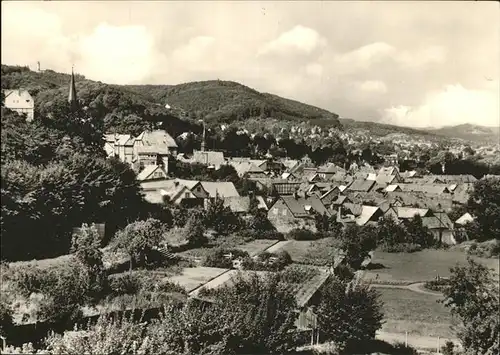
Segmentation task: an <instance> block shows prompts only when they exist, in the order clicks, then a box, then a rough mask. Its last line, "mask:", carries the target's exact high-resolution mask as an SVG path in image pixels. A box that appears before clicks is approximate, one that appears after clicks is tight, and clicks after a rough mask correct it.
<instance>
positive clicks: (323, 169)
mask: <svg viewBox="0 0 500 355" xmlns="http://www.w3.org/2000/svg"><path fill="white" fill-rule="evenodd" d="M336 172H345V169H344V168H341V167H340V166H338V165H335V164H334V163H327V164H325V165H323V166H320V167H319V168H318V173H320V174H335V173H336Z"/></svg>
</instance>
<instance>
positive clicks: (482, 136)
mask: <svg viewBox="0 0 500 355" xmlns="http://www.w3.org/2000/svg"><path fill="white" fill-rule="evenodd" d="M426 131H427V132H430V133H434V134H437V135H440V136H445V137H453V138H460V139H464V140H468V141H473V142H478V143H483V142H484V143H499V141H500V127H485V126H478V125H473V124H469V123H466V124H461V125H458V126H447V127H442V128H427V129H426Z"/></svg>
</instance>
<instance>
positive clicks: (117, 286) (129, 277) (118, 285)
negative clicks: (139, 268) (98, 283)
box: [108, 272, 141, 296]
mask: <svg viewBox="0 0 500 355" xmlns="http://www.w3.org/2000/svg"><path fill="white" fill-rule="evenodd" d="M108 282H109V294H110V295H112V296H121V295H135V294H136V293H137V292H139V290H140V289H141V280H140V279H139V277H138V275H136V274H132V273H130V272H126V273H123V274H116V275H110V276H109V277H108Z"/></svg>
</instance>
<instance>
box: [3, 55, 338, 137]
mask: <svg viewBox="0 0 500 355" xmlns="http://www.w3.org/2000/svg"><path fill="white" fill-rule="evenodd" d="M69 80H70V76H69V74H62V73H57V72H54V71H52V70H45V71H42V72H35V71H31V70H30V69H29V68H27V67H20V66H8V65H2V83H1V85H2V89H12V88H24V89H27V90H28V91H29V92H30V93H31V94H32V95H33V96H34V98H35V101H36V105H35V109H36V110H38V111H40V112H44V110H47V109H50V106H51V104H52V103H53V101H54V100H61V99H64V98H65V97H67V94H68V85H69ZM76 86H77V91H78V98H79V99H80V100H82V102H83V104H84V105H86V106H100V107H101V106H102V108H103V110H102V114H103V118H104V120H105V125H106V123H107V125H106V127H107V129H108V128H110V127H115V128H117V129H119V130H121V131H122V132H123V131H124V129H125V127H124V126H125V125H128V124H131V131H129V132H128V133H132V131H133V133H137V131H140V130H141V129H144V128H145V125H144V124H141V123H140V122H139V120H140V119H143V120H146V121H152V122H157V123H162V124H163V125H167V126H168V128H169V130H170V131H171V133H172V134H178V133H181V132H182V131H185V130H189V129H191V130H194V131H197V130H198V129H199V126H200V124H199V123H198V122H197V121H198V120H199V119H200V118H205V119H206V121H207V122H208V123H209V124H210V123H214V124H215V123H231V122H235V121H244V120H246V119H250V118H252V119H253V118H273V119H274V120H278V121H282V120H286V121H289V122H304V121H308V122H312V123H315V122H317V121H318V122H319V121H320V122H322V123H323V124H326V125H329V126H332V127H338V128H341V125H340V123H339V121H338V115H337V114H335V113H332V112H329V111H327V110H323V109H320V108H318V107H314V106H311V105H307V104H304V103H301V102H298V101H293V100H289V99H285V98H282V97H279V96H276V95H272V94H267V93H260V92H258V91H256V90H253V89H251V88H249V87H247V86H244V85H241V84H238V83H235V82H231V81H219V80H211V81H202V82H190V83H185V84H179V85H108V84H104V83H102V82H99V81H92V80H88V79H86V78H85V77H84V76H82V75H76ZM167 104H168V105H169V108H167V107H166V105H167ZM120 120H122V121H126V123H124V124H121V122H120ZM163 128H167V127H163Z"/></svg>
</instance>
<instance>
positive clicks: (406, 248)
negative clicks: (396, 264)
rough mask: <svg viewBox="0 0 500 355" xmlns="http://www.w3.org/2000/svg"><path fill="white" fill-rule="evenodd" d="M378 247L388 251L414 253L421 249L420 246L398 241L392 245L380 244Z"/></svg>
mask: <svg viewBox="0 0 500 355" xmlns="http://www.w3.org/2000/svg"><path fill="white" fill-rule="evenodd" d="M380 249H381V250H382V251H385V252H388V253H414V252H417V251H421V250H422V246H421V245H419V244H412V243H399V244H393V245H382V246H381V248H380Z"/></svg>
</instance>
